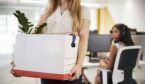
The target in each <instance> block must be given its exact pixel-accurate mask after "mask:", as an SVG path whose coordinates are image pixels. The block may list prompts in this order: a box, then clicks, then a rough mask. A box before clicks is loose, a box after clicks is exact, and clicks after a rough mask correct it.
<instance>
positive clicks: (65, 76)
mask: <svg viewBox="0 0 145 84" xmlns="http://www.w3.org/2000/svg"><path fill="white" fill-rule="evenodd" d="M13 71H14V72H15V73H16V75H18V76H24V77H32V78H43V79H54V80H69V79H70V78H71V77H72V76H70V75H69V74H50V73H42V72H33V71H24V70H16V69H13Z"/></svg>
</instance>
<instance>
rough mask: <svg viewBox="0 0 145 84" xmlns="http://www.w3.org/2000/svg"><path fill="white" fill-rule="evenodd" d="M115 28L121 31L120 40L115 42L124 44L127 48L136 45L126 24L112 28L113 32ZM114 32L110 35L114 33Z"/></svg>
mask: <svg viewBox="0 0 145 84" xmlns="http://www.w3.org/2000/svg"><path fill="white" fill-rule="evenodd" d="M113 28H117V29H118V30H119V31H120V34H121V36H120V38H119V39H118V40H115V41H114V42H115V43H117V42H123V43H124V44H125V45H126V46H133V45H134V42H133V40H132V38H131V33H130V29H129V28H128V26H127V25H125V24H121V23H120V24H115V25H114V26H113V27H112V30H113ZM112 30H111V32H110V33H112Z"/></svg>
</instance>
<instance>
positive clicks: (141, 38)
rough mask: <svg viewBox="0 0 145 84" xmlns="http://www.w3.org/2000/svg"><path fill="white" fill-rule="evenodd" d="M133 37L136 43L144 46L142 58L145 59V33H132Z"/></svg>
mask: <svg viewBox="0 0 145 84" xmlns="http://www.w3.org/2000/svg"><path fill="white" fill-rule="evenodd" d="M132 39H133V41H134V43H135V45H141V46H142V51H143V53H142V56H141V59H142V60H145V34H144V35H132Z"/></svg>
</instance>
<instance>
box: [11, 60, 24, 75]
mask: <svg viewBox="0 0 145 84" xmlns="http://www.w3.org/2000/svg"><path fill="white" fill-rule="evenodd" d="M11 65H12V68H11V71H10V73H11V74H12V75H13V76H14V77H21V76H18V75H17V74H16V72H15V71H14V70H13V68H14V67H15V63H14V61H12V62H11Z"/></svg>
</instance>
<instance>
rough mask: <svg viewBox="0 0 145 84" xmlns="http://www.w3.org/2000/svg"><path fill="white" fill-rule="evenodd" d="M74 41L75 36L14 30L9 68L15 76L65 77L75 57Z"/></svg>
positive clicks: (74, 61) (75, 46) (68, 76)
mask: <svg viewBox="0 0 145 84" xmlns="http://www.w3.org/2000/svg"><path fill="white" fill-rule="evenodd" d="M78 44H79V38H78V37H77V36H71V35H51V34H46V35H43V34H40V35H38V34H37V35H36V34H18V35H17V37H16V44H15V51H14V62H15V67H14V68H13V70H14V71H15V72H16V74H17V75H19V76H25V77H34V78H45V79H56V80H68V79H70V78H71V76H70V75H68V73H69V72H70V70H71V69H72V67H73V66H74V65H75V63H76V60H77V51H78Z"/></svg>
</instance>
